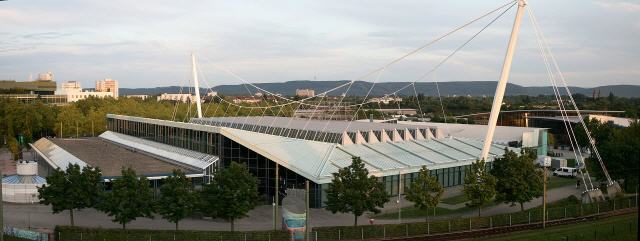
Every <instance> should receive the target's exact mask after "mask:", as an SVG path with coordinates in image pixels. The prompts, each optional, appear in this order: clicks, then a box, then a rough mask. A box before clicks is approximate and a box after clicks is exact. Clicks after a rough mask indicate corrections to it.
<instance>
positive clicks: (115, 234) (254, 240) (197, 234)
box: [55, 226, 291, 241]
mask: <svg viewBox="0 0 640 241" xmlns="http://www.w3.org/2000/svg"><path fill="white" fill-rule="evenodd" d="M55 236H56V240H57V241H88V240H92V241H93V240H100V241H149V240H153V241H174V240H175V241H221V240H222V241H245V240H246V241H258V240H259V241H264V240H274V241H275V240H291V237H290V235H289V233H287V232H284V231H247V232H231V231H189V230H179V231H173V230H145V229H127V230H123V229H104V228H81V227H70V226H56V228H55Z"/></svg>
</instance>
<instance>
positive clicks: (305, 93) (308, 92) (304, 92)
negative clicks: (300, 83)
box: [296, 89, 316, 97]
mask: <svg viewBox="0 0 640 241" xmlns="http://www.w3.org/2000/svg"><path fill="white" fill-rule="evenodd" d="M315 95H316V91H315V90H312V89H296V96H299V97H311V96H315Z"/></svg>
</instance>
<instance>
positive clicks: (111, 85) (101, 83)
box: [96, 78, 119, 98]
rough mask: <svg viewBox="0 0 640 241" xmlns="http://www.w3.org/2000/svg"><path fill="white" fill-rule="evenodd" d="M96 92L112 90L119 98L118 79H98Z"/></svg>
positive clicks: (115, 96)
mask: <svg viewBox="0 0 640 241" xmlns="http://www.w3.org/2000/svg"><path fill="white" fill-rule="evenodd" d="M96 92H111V93H113V97H114V98H118V96H119V93H118V81H117V80H114V79H109V78H107V79H104V80H98V81H96Z"/></svg>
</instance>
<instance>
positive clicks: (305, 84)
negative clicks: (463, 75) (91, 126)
mask: <svg viewBox="0 0 640 241" xmlns="http://www.w3.org/2000/svg"><path fill="white" fill-rule="evenodd" d="M345 83H348V81H346V80H338V81H311V80H294V81H287V82H281V83H256V84H255V85H256V86H258V87H259V88H262V89H265V90H268V91H270V92H273V93H279V94H282V95H289V96H290V95H294V94H295V92H296V89H313V90H315V91H316V93H320V92H324V91H327V90H330V89H332V88H335V87H337V86H340V85H342V84H345ZM372 84H373V83H371V82H366V81H356V82H355V83H354V84H353V85H352V86H351V88H350V89H349V93H348V95H350V96H354V95H355V96H364V95H366V94H367V92H368V91H369V88H371V85H372ZM408 84H409V82H383V83H376V84H375V86H374V88H373V90H372V91H371V95H372V96H381V95H384V94H387V93H391V92H393V91H396V90H398V89H400V88H402V87H404V86H407V85H408ZM438 86H439V87H440V93H441V94H442V95H443V96H451V95H458V96H461V95H471V96H483V95H486V96H493V94H494V93H495V89H496V82H495V81H466V82H440V83H438ZM569 89H570V90H571V92H572V93H574V94H578V93H580V94H584V95H587V96H591V94H592V91H593V89H597V90H600V94H601V96H602V97H605V96H607V95H609V93H613V94H614V95H616V96H623V97H640V85H605V86H599V87H595V88H583V87H569ZM213 90H214V91H217V92H218V93H222V94H224V95H248V92H251V93H256V92H258V91H259V90H258V89H257V88H255V87H252V86H249V85H242V84H239V85H219V86H216V87H214V88H213ZM345 90H346V86H345V87H342V88H340V89H337V90H335V91H333V92H331V93H330V95H332V96H337V95H340V94H342V93H344V92H345ZM416 91H417V92H418V93H422V94H424V95H427V96H435V95H437V94H438V92H437V89H436V85H435V83H416ZM179 92H180V87H179V86H167V87H155V88H120V94H121V95H134V94H138V95H140V94H144V95H157V94H161V93H179ZM186 92H188V90H187V89H186V88H184V89H183V93H186ZM206 92H208V90H206V89H201V93H206ZM397 94H398V95H400V96H407V95H414V90H413V87H411V86H410V87H408V88H405V89H404V90H402V91H399V92H398V93H397ZM505 94H506V95H530V96H537V95H553V89H552V88H551V87H550V86H533V87H525V86H521V85H517V84H511V83H509V84H507V90H506V93H505Z"/></svg>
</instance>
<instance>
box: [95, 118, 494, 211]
mask: <svg viewBox="0 0 640 241" xmlns="http://www.w3.org/2000/svg"><path fill="white" fill-rule="evenodd" d="M107 125H108V126H107V127H108V130H110V131H114V132H118V133H122V134H126V135H130V136H135V137H138V138H143V139H147V140H152V141H156V142H160V143H164V144H168V145H172V146H176V147H181V148H185V149H189V150H193V151H198V152H202V153H207V154H210V155H216V156H218V157H220V161H219V163H218V165H219V166H218V167H223V168H224V167H226V166H229V165H230V163H231V162H238V163H242V164H245V165H246V166H247V168H248V169H249V171H250V172H251V173H252V174H253V175H254V176H255V177H257V178H258V180H259V186H258V190H259V192H260V194H261V196H262V201H263V204H271V203H272V202H273V200H274V197H275V183H276V179H275V173H276V163H275V162H274V161H272V160H270V159H268V158H266V157H264V156H262V155H260V154H258V153H256V152H255V151H253V150H251V149H249V148H247V147H245V146H243V145H241V144H239V143H237V142H235V141H233V140H231V139H229V138H227V137H225V136H223V135H220V134H219V133H216V132H209V131H201V130H192V129H188V128H181V127H176V126H170V125H163V124H152V123H147V122H144V121H133V120H123V119H118V118H107ZM374 134H376V135H377V134H379V133H375V132H374ZM487 164H488V165H490V163H487ZM468 168H469V166H468V165H467V166H456V167H450V168H442V169H434V170H430V171H429V172H430V175H431V176H435V177H437V178H438V182H440V184H441V185H442V186H443V187H452V186H457V185H461V184H463V183H464V176H465V173H466V171H467V170H468ZM208 174H210V173H207V175H208ZM417 175H418V173H408V174H402V175H399V174H396V175H390V176H385V177H381V178H380V180H381V181H382V182H383V183H384V184H385V189H386V191H387V193H389V195H391V196H397V195H398V194H401V195H402V194H404V190H407V189H408V187H409V185H410V183H411V181H412V180H413V179H414V178H416V176H417ZM278 180H279V182H278V183H279V187H280V195H279V196H280V201H282V198H283V197H284V196H285V195H284V193H285V190H286V189H287V188H297V189H304V188H305V181H306V180H307V179H306V178H305V177H303V176H301V175H299V174H297V173H295V172H293V171H291V170H289V169H287V168H284V167H282V166H280V167H278ZM202 181H206V180H202ZM327 187H328V184H316V183H314V182H310V189H311V190H310V191H311V193H310V206H311V207H316V208H317V207H321V206H322V205H323V202H324V201H326V193H325V192H324V191H323V190H326V188H327ZM280 203H281V202H280Z"/></svg>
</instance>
